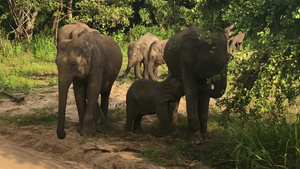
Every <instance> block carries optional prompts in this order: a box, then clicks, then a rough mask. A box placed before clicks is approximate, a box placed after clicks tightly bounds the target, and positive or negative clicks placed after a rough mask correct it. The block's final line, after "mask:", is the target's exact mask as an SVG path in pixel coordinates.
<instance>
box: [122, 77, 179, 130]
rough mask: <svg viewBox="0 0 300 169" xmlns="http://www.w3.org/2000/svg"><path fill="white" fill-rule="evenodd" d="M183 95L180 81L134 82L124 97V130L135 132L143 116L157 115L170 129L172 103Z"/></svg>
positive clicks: (173, 79) (172, 79)
mask: <svg viewBox="0 0 300 169" xmlns="http://www.w3.org/2000/svg"><path fill="white" fill-rule="evenodd" d="M183 95H184V88H183V83H182V81H181V80H180V79H175V78H171V79H167V80H165V81H162V82H156V81H152V80H145V79H142V80H139V81H136V82H134V83H133V84H132V85H131V87H130V88H129V89H128V91H127V95H126V115H127V121H126V126H125V130H126V131H136V130H139V129H142V128H141V121H142V117H143V116H144V115H148V114H157V117H158V119H159V120H160V122H161V123H162V124H163V126H164V127H165V128H166V129H167V131H168V130H170V129H171V127H172V123H173V122H172V114H171V113H172V112H173V109H174V106H172V104H171V103H172V102H174V101H176V100H179V99H180V98H181V97H182V96H183Z"/></svg>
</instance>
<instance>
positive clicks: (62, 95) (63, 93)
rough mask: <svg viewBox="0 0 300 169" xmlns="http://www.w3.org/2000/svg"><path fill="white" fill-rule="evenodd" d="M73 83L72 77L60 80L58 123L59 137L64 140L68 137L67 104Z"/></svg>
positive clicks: (60, 77) (63, 77) (62, 77)
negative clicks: (66, 125)
mask: <svg viewBox="0 0 300 169" xmlns="http://www.w3.org/2000/svg"><path fill="white" fill-rule="evenodd" d="M71 83H72V77H68V76H61V75H59V78H58V93H59V99H58V121H57V130H56V134H57V137H58V138H60V139H64V138H65V137H66V132H65V131H64V128H65V114H66V104H67V98H68V90H69V87H70V85H71Z"/></svg>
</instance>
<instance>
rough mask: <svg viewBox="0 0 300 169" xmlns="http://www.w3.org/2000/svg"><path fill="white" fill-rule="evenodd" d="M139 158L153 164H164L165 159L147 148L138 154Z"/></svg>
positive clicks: (154, 150)
mask: <svg viewBox="0 0 300 169" xmlns="http://www.w3.org/2000/svg"><path fill="white" fill-rule="evenodd" d="M139 155H140V157H143V158H146V159H147V160H149V161H151V162H155V163H159V164H162V163H165V159H164V158H163V157H161V155H160V152H159V150H158V149H156V148H147V149H145V150H143V151H141V152H140V153H139Z"/></svg>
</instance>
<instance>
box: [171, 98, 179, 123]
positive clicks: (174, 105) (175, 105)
mask: <svg viewBox="0 0 300 169" xmlns="http://www.w3.org/2000/svg"><path fill="white" fill-rule="evenodd" d="M179 101H180V99H179V100H178V101H175V102H172V103H170V105H169V113H170V118H171V123H172V125H176V124H177V115H178V114H177V112H178V107H179Z"/></svg>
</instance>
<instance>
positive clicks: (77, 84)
mask: <svg viewBox="0 0 300 169" xmlns="http://www.w3.org/2000/svg"><path fill="white" fill-rule="evenodd" d="M55 62H56V65H57V68H58V90H59V106H58V123H57V136H58V138H60V139H64V138H65V136H66V132H65V131H64V128H65V112H66V103H67V95H68V89H69V87H70V85H71V83H73V88H74V94H75V100H76V106H77V110H78V115H79V132H80V134H81V135H82V136H92V135H95V134H96V131H95V123H96V122H99V120H103V118H106V117H107V111H108V101H109V95H110V91H111V88H112V85H113V83H114V81H115V79H116V77H117V75H118V73H119V71H120V68H121V65H122V53H121V49H120V47H119V46H118V44H117V43H116V42H115V41H114V40H113V39H112V38H111V37H109V36H107V35H103V34H100V33H99V32H98V31H95V30H93V31H87V32H85V33H83V34H82V35H80V36H79V37H78V38H75V39H61V40H60V41H59V43H58V45H57V56H56V60H55ZM99 94H101V105H100V106H99V103H98V98H99ZM103 116H104V117H103Z"/></svg>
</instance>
